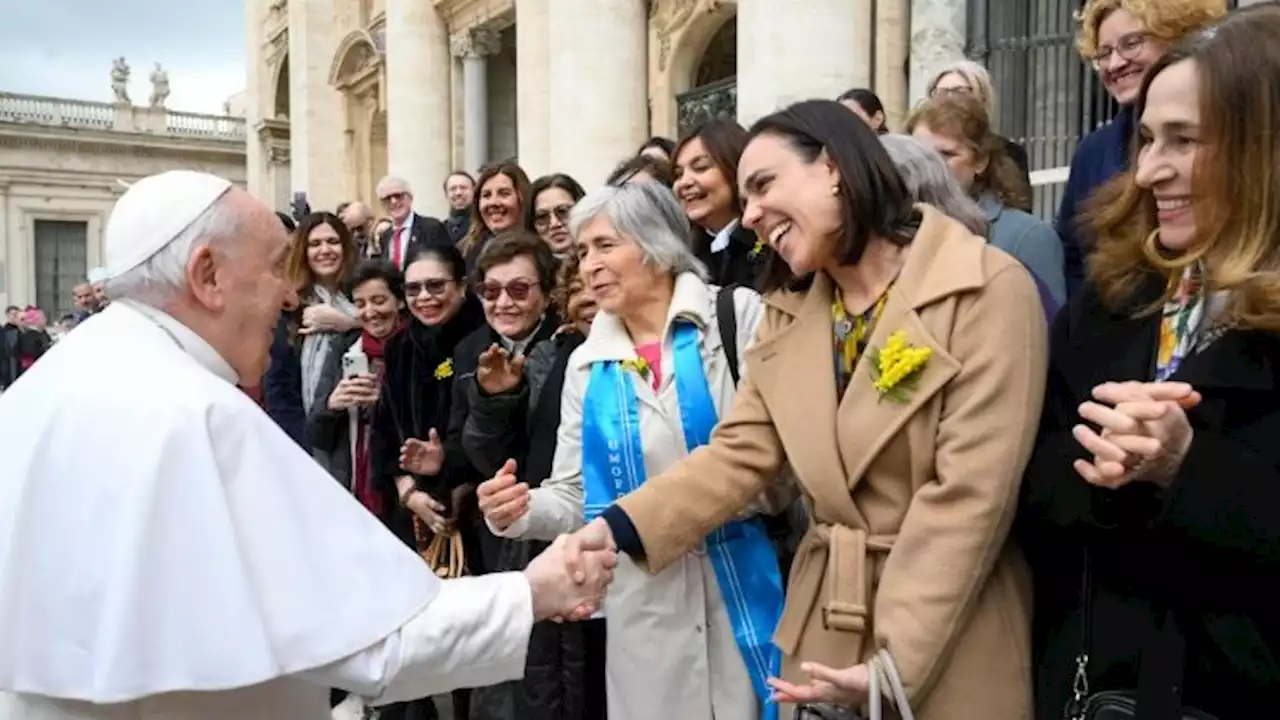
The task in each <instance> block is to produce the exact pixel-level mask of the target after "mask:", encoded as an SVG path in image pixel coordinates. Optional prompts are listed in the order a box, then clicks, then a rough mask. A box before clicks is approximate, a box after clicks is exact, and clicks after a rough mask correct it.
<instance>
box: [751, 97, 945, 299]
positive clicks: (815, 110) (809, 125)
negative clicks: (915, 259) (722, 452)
mask: <svg viewBox="0 0 1280 720" xmlns="http://www.w3.org/2000/svg"><path fill="white" fill-rule="evenodd" d="M761 135H773V136H775V137H779V138H781V139H783V140H786V141H787V143H788V144H789V145H790V146H791V148H792V149H793V150H795V151H796V152H797V153H798V154H799V155H800V156H801V158H803V159H804V161H805V162H807V163H815V162H818V161H819V160H820V159H821V158H822V156H823V152H824V151H825V152H826V156H827V158H828V159H829V160H830V161H831V162H832V163H833V164H834V165H835V166H836V170H837V171H838V172H839V174H840V184H839V189H840V193H839V194H840V201H841V202H840V237H839V238H838V240H837V249H836V252H837V256H838V258H839V260H840V262H841V263H842V264H844V265H857V264H858V262H860V261H861V260H862V254H863V252H865V251H866V248H867V243H868V241H870V239H871V237H872V236H873V235H874V236H879V237H882V238H884V239H885V240H887V241H889V242H891V243H894V244H895V245H900V246H902V245H909V244H910V243H911V240H912V239H913V238H914V237H915V233H916V230H918V229H919V226H920V213H919V212H917V211H916V209H915V205H914V202H913V200H912V198H911V192H910V191H909V190H908V189H907V185H906V183H904V182H903V181H902V177H901V176H900V175H899V174H898V169H897V168H896V167H895V166H894V164H893V161H892V160H891V159H890V158H889V153H888V152H887V151H886V150H885V149H884V145H882V144H881V143H880V139H879V137H877V136H876V134H875V131H873V130H872V129H871V128H870V127H868V126H867V124H866V123H865V122H863V121H862V118H860V117H858V116H857V115H855V114H853V113H851V112H849V109H848V108H846V107H845V106H843V105H841V104H840V103H838V102H836V101H834V100H807V101H805V102H801V103H797V104H795V105H792V106H791V107H789V108H787V109H786V110H782V111H780V112H777V113H774V114H773V115H769V116H768V117H765V118H763V119H761V120H759V121H758V122H756V124H755V125H753V126H752V127H751V138H752V139H754V138H757V137H759V136H761ZM736 184H737V183H735V185H736ZM811 279H812V276H806V277H803V278H796V277H795V276H794V275H792V274H791V269H790V268H789V267H787V264H786V262H785V261H783V260H782V258H780V257H778V256H777V255H776V254H771V255H770V257H769V259H768V260H767V261H766V262H765V267H764V273H763V277H762V278H761V281H760V286H761V290H762V292H769V291H772V290H777V289H779V288H783V287H789V288H792V289H803V288H805V287H807V286H808V284H809V281H810V280H811Z"/></svg>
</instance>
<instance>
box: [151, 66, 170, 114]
mask: <svg viewBox="0 0 1280 720" xmlns="http://www.w3.org/2000/svg"><path fill="white" fill-rule="evenodd" d="M168 99H169V73H167V72H165V71H164V68H162V67H160V63H156V69H155V70H152V71H151V107H153V108H162V107H164V101H165V100H168Z"/></svg>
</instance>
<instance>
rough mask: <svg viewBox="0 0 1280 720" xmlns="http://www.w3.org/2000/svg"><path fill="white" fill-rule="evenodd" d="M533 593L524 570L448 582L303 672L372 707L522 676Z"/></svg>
mask: <svg viewBox="0 0 1280 720" xmlns="http://www.w3.org/2000/svg"><path fill="white" fill-rule="evenodd" d="M532 628H533V595H532V591H531V590H530V588H529V581H528V580H526V579H525V577H524V575H523V574H522V573H518V572H510V573H496V574H493V575H484V576H481V577H468V578H459V579H457V580H447V581H445V582H444V583H442V584H441V586H440V592H439V594H437V595H436V597H435V599H434V600H432V601H431V603H430V604H428V605H427V607H426V608H425V609H423V610H422V612H420V613H418V614H417V615H416V616H414V617H413V618H411V619H410V620H409V621H408V622H406V623H405V624H404V625H403V626H402V627H401V628H400V629H399V630H397V631H396V632H394V633H392V634H391V635H389V636H388V637H386V638H385V639H383V640H382V641H380V642H378V643H377V644H375V645H373V646H371V647H369V648H366V649H364V650H362V651H360V652H358V653H356V654H355V655H351V656H349V657H346V658H343V659H342V660H338V661H337V662H334V663H331V664H329V665H325V666H323V667H319V668H315V669H313V670H308V671H306V672H303V673H299V677H301V678H302V679H304V680H306V681H308V682H312V683H315V684H317V685H321V686H324V687H335V688H341V689H343V690H347V691H350V692H353V693H356V694H358V695H361V696H363V697H366V698H370V699H371V703H372V704H375V705H385V704H387V703H393V702H404V701H407V700H415V699H418V698H423V697H427V696H430V695H438V694H440V693H443V692H447V691H449V690H453V689H455V688H464V687H484V686H487V685H496V684H498V683H501V682H507V681H508V680H517V679H519V678H521V677H523V676H524V666H525V655H526V654H527V653H528V650H529V633H530V631H531V630H532Z"/></svg>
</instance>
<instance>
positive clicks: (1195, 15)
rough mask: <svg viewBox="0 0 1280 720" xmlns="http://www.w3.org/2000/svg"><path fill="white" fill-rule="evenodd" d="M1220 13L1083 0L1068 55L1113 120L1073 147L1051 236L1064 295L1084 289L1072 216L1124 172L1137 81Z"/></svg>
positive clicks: (1208, 3) (1206, 1)
mask: <svg viewBox="0 0 1280 720" xmlns="http://www.w3.org/2000/svg"><path fill="white" fill-rule="evenodd" d="M1226 11H1227V8H1226V2H1225V0H1089V2H1088V3H1087V4H1085V6H1084V9H1083V10H1081V11H1080V14H1079V16H1078V17H1079V20H1080V28H1079V30H1078V32H1077V34H1076V49H1078V50H1079V51H1080V57H1082V58H1084V61H1085V62H1087V63H1089V64H1090V65H1091V66H1092V67H1093V69H1094V71H1096V72H1097V73H1098V81H1099V82H1101V83H1102V86H1103V87H1104V88H1106V91H1107V94H1108V95H1110V96H1111V98H1112V99H1113V100H1115V101H1116V103H1117V104H1118V105H1119V106H1120V112H1119V114H1117V115H1116V116H1115V118H1114V119H1113V120H1112V121H1111V122H1110V123H1108V124H1106V125H1103V126H1102V127H1100V128H1098V129H1097V130H1095V131H1093V132H1092V133H1090V134H1089V135H1087V136H1085V138H1084V139H1083V140H1081V141H1080V145H1079V146H1077V147H1076V153H1075V155H1074V156H1073V157H1072V158H1071V175H1070V177H1069V178H1068V179H1067V187H1066V189H1065V190H1064V191H1063V193H1062V205H1060V206H1059V208H1058V220H1057V230H1058V235H1059V236H1060V237H1061V238H1062V253H1063V259H1064V261H1065V266H1066V274H1067V293H1068V294H1069V295H1071V296H1075V294H1076V293H1077V292H1078V291H1079V289H1080V285H1081V283H1082V282H1083V281H1084V252H1083V250H1082V247H1083V245H1082V244H1081V238H1080V237H1078V236H1077V233H1078V232H1079V230H1080V227H1079V222H1078V220H1079V218H1078V215H1079V213H1080V208H1081V207H1082V206H1083V204H1084V202H1085V200H1087V199H1088V198H1089V195H1091V194H1092V193H1093V191H1094V190H1096V189H1097V188H1098V186H1100V185H1102V184H1103V183H1105V182H1107V181H1108V180H1110V179H1111V178H1113V177H1115V176H1116V175H1119V174H1120V173H1122V172H1124V171H1125V170H1126V169H1127V168H1128V167H1129V161H1130V141H1131V138H1132V137H1133V134H1134V129H1135V128H1134V121H1133V120H1134V118H1133V110H1132V107H1133V102H1134V100H1136V99H1137V97H1138V90H1139V89H1141V87H1142V78H1143V76H1144V75H1146V72H1147V68H1149V67H1151V65H1153V64H1154V63H1155V61H1156V60H1158V59H1159V58H1160V56H1161V55H1163V54H1164V53H1165V51H1166V50H1168V49H1169V47H1170V46H1171V45H1173V43H1175V42H1177V41H1178V40H1179V39H1181V38H1183V37H1185V36H1187V35H1188V34H1190V33H1192V32H1194V31H1196V30H1199V29H1200V28H1202V27H1204V26H1206V25H1208V24H1209V23H1211V22H1214V21H1215V20H1218V19H1220V18H1221V17H1222V16H1223V15H1224V14H1225V13H1226Z"/></svg>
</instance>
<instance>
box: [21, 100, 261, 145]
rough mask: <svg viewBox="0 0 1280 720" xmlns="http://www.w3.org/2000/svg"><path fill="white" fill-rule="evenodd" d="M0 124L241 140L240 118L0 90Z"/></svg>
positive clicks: (243, 128) (243, 135)
mask: <svg viewBox="0 0 1280 720" xmlns="http://www.w3.org/2000/svg"><path fill="white" fill-rule="evenodd" d="M0 123H20V124H26V125H41V126H46V127H58V128H83V129H87V130H105V131H111V132H130V133H148V134H152V135H168V136H173V137H185V138H191V137H199V138H208V139H210V140H223V141H235V142H244V140H245V137H246V132H245V121H244V119H243V118H236V117H223V116H221V115H202V114H199V113H188V112H178V111H174V110H167V109H165V108H151V107H140V106H133V105H122V104H112V103H103V102H93V101H90V100H72V99H68V98H56V97H45V96H41V95H20V94H16V93H5V92H0Z"/></svg>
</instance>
